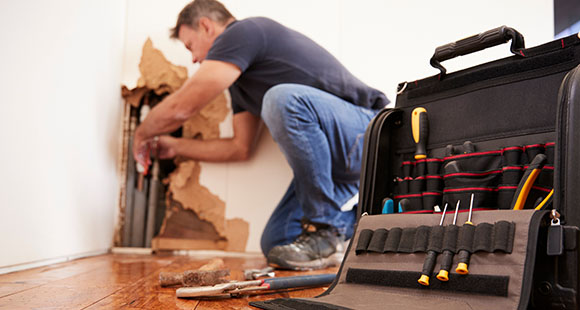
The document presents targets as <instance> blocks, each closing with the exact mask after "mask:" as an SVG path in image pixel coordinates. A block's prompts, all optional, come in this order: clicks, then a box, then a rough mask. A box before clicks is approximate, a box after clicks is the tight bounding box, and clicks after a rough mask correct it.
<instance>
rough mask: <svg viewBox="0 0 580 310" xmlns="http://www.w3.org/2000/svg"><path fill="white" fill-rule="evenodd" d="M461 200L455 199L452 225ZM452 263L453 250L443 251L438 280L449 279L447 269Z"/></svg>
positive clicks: (455, 220) (455, 221)
mask: <svg viewBox="0 0 580 310" xmlns="http://www.w3.org/2000/svg"><path fill="white" fill-rule="evenodd" d="M460 202H461V201H460V200H458V201H457V206H456V207H455V215H454V216H453V225H455V223H457V212H458V211H459V203H460ZM452 264H453V252H451V251H450V250H444V251H443V258H442V260H441V269H440V270H439V274H437V279H438V280H439V281H444V282H445V281H449V270H451V265H452Z"/></svg>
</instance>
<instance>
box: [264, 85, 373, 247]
mask: <svg viewBox="0 0 580 310" xmlns="http://www.w3.org/2000/svg"><path fill="white" fill-rule="evenodd" d="M377 112H378V110H372V109H367V108H364V107H359V106H356V105H354V104H352V103H350V102H347V101H345V100H343V99H341V98H338V97H336V96H334V95H332V94H329V93H327V92H324V91H321V90H319V89H316V88H313V87H309V86H305V85H299V84H280V85H277V86H274V87H272V88H270V89H269V90H268V91H267V92H266V94H265V95H264V99H263V105H262V115H261V116H262V119H263V120H264V123H265V124H266V126H267V127H268V129H269V130H270V133H271V134H272V137H273V138H274V140H275V141H276V142H277V143H278V145H279V147H280V149H281V150H282V153H283V154H284V156H285V157H286V160H287V161H288V163H289V164H290V167H291V168H292V171H293V173H294V179H293V180H292V182H291V184H290V186H289V187H288V190H287V192H286V194H285V195H284V197H283V198H282V200H281V201H280V203H279V204H278V206H277V207H276V209H275V210H274V212H273V214H272V215H271V217H270V219H269V220H268V223H267V224H266V228H264V232H263V233H262V239H261V247H262V251H263V252H264V255H267V254H268V252H269V251H270V249H272V248H273V247H274V246H276V245H283V244H289V243H291V242H293V241H294V240H295V239H296V238H297V237H298V235H299V234H300V233H301V232H302V225H301V221H302V218H306V219H308V220H309V221H311V222H314V223H321V224H329V225H331V226H333V227H335V228H336V229H338V231H339V233H342V234H344V235H346V237H347V238H350V237H351V236H352V234H353V227H354V221H355V219H356V214H355V212H356V208H354V209H353V210H352V211H348V212H342V211H341V210H340V207H341V206H342V205H343V204H344V203H345V202H347V201H348V200H349V199H351V198H352V197H353V196H354V195H355V194H356V193H357V192H358V187H359V177H360V169H361V157H362V149H363V142H364V141H363V140H364V133H365V130H366V127H367V125H368V123H369V121H370V120H371V119H372V118H373V117H374V116H375V114H376V113H377Z"/></svg>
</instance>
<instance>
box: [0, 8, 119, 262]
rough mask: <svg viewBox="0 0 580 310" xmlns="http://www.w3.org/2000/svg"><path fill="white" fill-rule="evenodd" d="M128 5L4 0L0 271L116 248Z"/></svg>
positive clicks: (0, 17)
mask: <svg viewBox="0 0 580 310" xmlns="http://www.w3.org/2000/svg"><path fill="white" fill-rule="evenodd" d="M125 12H126V3H125V1H116V0H101V1H91V0H82V1H81V0H52V1H43V0H22V1H0V42H2V48H0V94H1V103H0V106H1V107H2V109H1V112H0V136H1V139H0V141H2V146H1V150H2V152H0V163H2V172H1V173H0V175H1V178H0V249H1V250H0V253H2V254H1V255H0V267H4V266H10V265H15V264H22V263H29V262H33V261H39V260H45V259H54V258H59V257H67V256H78V255H82V254H83V253H96V252H100V251H104V250H107V249H108V248H109V247H110V246H111V245H112V234H113V230H114V227H113V226H114V223H115V214H116V209H117V206H116V205H117V197H118V196H117V195H118V181H117V173H116V159H117V151H118V141H119V140H118V139H119V128H120V117H121V102H122V101H121V98H120V80H121V79H120V78H121V64H122V55H123V45H124V34H125Z"/></svg>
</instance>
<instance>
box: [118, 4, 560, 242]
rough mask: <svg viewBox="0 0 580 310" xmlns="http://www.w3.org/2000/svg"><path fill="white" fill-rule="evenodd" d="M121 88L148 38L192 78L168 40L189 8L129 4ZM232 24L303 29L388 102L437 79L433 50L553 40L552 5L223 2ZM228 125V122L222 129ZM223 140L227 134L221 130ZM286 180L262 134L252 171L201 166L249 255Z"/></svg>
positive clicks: (244, 166) (133, 74)
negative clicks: (507, 30) (240, 222)
mask: <svg viewBox="0 0 580 310" xmlns="http://www.w3.org/2000/svg"><path fill="white" fill-rule="evenodd" d="M128 1H129V6H128V20H127V23H128V31H127V46H126V53H125V62H124V67H123V82H124V83H125V84H127V85H129V86H134V85H135V83H136V81H137V78H138V77H139V72H138V68H137V65H138V63H139V59H140V55H141V46H142V45H143V43H144V41H145V39H146V37H148V36H149V37H151V38H152V40H153V43H154V45H155V46H156V47H157V48H159V49H161V50H162V51H163V53H164V54H165V55H166V57H167V58H168V59H169V60H170V61H172V62H173V63H176V64H180V65H184V66H187V67H188V69H189V70H190V74H191V73H192V72H193V70H195V67H194V66H193V65H191V61H190V55H189V54H188V53H187V52H186V50H185V49H184V48H183V47H182V45H181V43H180V42H177V41H174V40H171V39H169V38H168V34H169V31H168V29H169V28H170V27H173V26H174V24H175V20H176V17H177V14H178V13H179V11H180V10H181V8H183V6H185V5H186V4H187V3H188V2H189V0H170V1H155V0H128ZM223 3H224V4H225V5H226V6H227V7H228V8H229V9H230V11H231V12H232V13H233V14H234V15H235V16H236V17H237V18H238V19H241V18H245V17H249V16H267V17H271V18H273V19H276V20H278V21H279V22H281V23H282V24H285V25H286V26H289V27H291V28H293V29H296V30H299V31H301V32H303V33H305V34H306V35H308V36H310V37H311V38H313V39H314V40H315V41H317V42H318V43H320V44H321V45H322V46H324V47H325V48H327V49H328V50H329V51H330V52H331V53H332V54H334V55H335V56H336V57H337V58H338V59H339V60H341V61H342V62H343V63H344V64H345V65H346V67H347V68H349V69H350V70H351V71H352V72H353V73H354V74H355V75H356V76H358V77H359V78H360V79H362V80H363V81H365V82H367V83H368V84H369V85H371V86H373V87H376V88H378V89H380V90H382V91H384V92H385V93H386V94H387V96H388V97H389V98H390V99H391V100H392V101H393V102H394V100H395V89H396V86H397V84H398V83H399V82H403V81H407V80H408V81H414V80H416V79H420V78H424V77H427V76H431V75H435V74H438V70H436V69H434V68H432V67H431V66H430V65H429V59H430V58H431V56H432V55H433V52H434V50H435V48H436V47H437V46H439V45H443V44H446V43H449V42H452V41H456V40H459V39H462V38H464V37H467V36H470V35H473V34H477V33H480V32H483V31H486V30H489V29H492V28H495V27H498V26H501V25H508V26H510V27H514V28H516V29H517V30H519V31H520V32H521V33H522V34H524V36H525V38H526V43H527V46H534V45H538V44H541V43H544V42H547V41H549V40H551V39H552V37H553V27H554V26H553V8H552V1H551V0H489V1H484V2H480V3H479V5H480V6H478V7H474V3H473V2H471V1H462V0H441V1H418V0H410V1H384V0H360V1H351V0H350V1H349V0H338V1H337V0H317V1H311V0H294V1H271V0H270V1H268V0H244V1H242V0H224V1H223ZM506 56H509V46H508V45H504V46H500V47H495V48H491V49H489V50H486V51H484V52H481V53H477V54H475V55H473V56H464V57H461V58H459V59H457V60H450V61H447V62H444V63H443V64H444V65H445V66H446V67H447V68H448V72H452V71H454V70H458V69H461V68H466V67H468V66H471V65H475V64H478V63H482V62H485V61H489V60H493V59H496V58H500V57H506ZM226 122H227V120H226ZM224 128H225V135H227V134H230V133H231V128H229V129H228V128H227V124H226V125H225V126H224ZM291 177H292V175H291V171H290V169H289V168H288V166H287V164H286V162H285V160H284V158H283V156H282V155H281V154H280V152H279V150H278V148H277V146H276V145H275V144H274V142H273V141H272V139H271V137H270V136H269V135H268V134H264V135H263V136H262V137H261V143H260V145H259V149H258V152H257V154H256V155H255V156H254V158H253V159H252V160H251V161H250V162H248V163H235V164H203V170H202V176H201V181H202V184H205V185H206V186H208V187H209V188H210V189H211V190H212V191H213V192H214V193H216V194H218V195H219V196H220V197H221V198H222V199H223V200H224V201H226V216H227V217H228V218H230V217H234V216H236V217H242V218H244V219H246V220H247V221H249V222H250V240H249V243H248V250H249V251H259V238H260V234H261V231H262V228H263V227H264V225H265V223H266V221H267V219H268V217H269V214H270V213H271V212H272V210H273V208H274V207H275V206H276V204H277V202H278V200H279V199H280V198H281V196H282V194H283V193H284V192H285V189H286V187H287V185H288V184H289V181H290V179H291Z"/></svg>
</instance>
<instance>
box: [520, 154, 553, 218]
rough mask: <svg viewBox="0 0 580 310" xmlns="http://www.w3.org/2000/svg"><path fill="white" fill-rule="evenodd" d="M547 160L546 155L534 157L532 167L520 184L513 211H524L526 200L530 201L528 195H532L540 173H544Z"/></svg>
mask: <svg viewBox="0 0 580 310" xmlns="http://www.w3.org/2000/svg"><path fill="white" fill-rule="evenodd" d="M546 159H547V157H546V155H544V154H538V155H536V157H534V159H533V160H532V162H531V163H530V166H529V167H528V168H527V169H526V172H525V173H524V176H523V177H522V180H521V181H520V184H518V189H517V190H516V193H515V198H514V200H513V201H512V206H513V207H512V209H513V210H522V209H523V208H524V206H525V204H526V200H527V199H528V195H529V194H530V190H531V189H532V186H533V185H534V182H536V179H537V178H538V176H539V175H540V172H542V167H544V163H545V162H546Z"/></svg>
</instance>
